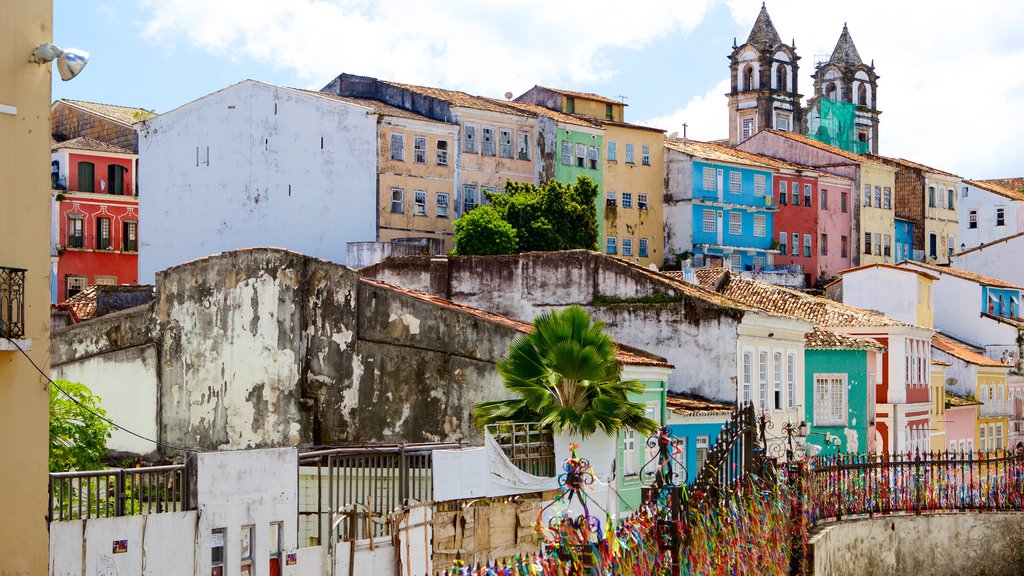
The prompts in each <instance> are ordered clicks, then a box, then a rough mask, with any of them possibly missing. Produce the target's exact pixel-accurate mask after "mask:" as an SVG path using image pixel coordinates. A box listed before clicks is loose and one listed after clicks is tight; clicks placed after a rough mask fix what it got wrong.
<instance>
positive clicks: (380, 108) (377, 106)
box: [293, 88, 448, 124]
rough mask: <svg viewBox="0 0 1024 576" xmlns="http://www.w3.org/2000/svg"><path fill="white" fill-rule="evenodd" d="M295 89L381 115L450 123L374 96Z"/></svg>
mask: <svg viewBox="0 0 1024 576" xmlns="http://www.w3.org/2000/svg"><path fill="white" fill-rule="evenodd" d="M293 90H298V91H300V92H305V93H307V94H311V95H313V96H322V97H324V98H329V99H331V100H337V101H339V102H347V103H349V104H355V105H357V106H365V107H367V108H370V109H371V110H373V111H374V112H376V113H377V114H380V115H381V116H393V117H395V118H408V119H410V120H420V121H423V122H436V123H438V124H448V122H443V121H441V120H436V119H434V118H430V117H428V116H424V115H422V114H417V113H416V112H411V111H409V110H405V109H403V108H398V107H397V106H392V105H390V104H385V103H384V102H381V101H380V100H374V99H372V98H355V97H353V96H338V95H337V94H331V93H329V92H317V91H315V90H304V89H302V88H293Z"/></svg>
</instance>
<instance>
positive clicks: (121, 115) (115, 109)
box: [58, 99, 156, 126]
mask: <svg viewBox="0 0 1024 576" xmlns="http://www.w3.org/2000/svg"><path fill="white" fill-rule="evenodd" d="M58 102H66V103H68V104H70V105H72V106H74V107H76V108H81V109H82V110H85V111H86V112H91V113H93V114H96V115H98V116H103V117H104V118H108V119H110V120H113V121H115V122H118V123H121V124H124V125H125V126H131V125H132V124H134V123H136V122H140V121H142V120H147V119H149V118H152V117H153V116H156V114H155V113H153V112H150V111H149V110H146V109H145V108H133V107H131V106H115V105H114V104H100V103H99V102H86V101H84V100H68V99H62V100H58Z"/></svg>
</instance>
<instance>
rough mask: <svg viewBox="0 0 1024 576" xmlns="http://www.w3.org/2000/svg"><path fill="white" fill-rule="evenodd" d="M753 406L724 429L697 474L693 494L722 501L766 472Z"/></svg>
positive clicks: (746, 407)
mask: <svg viewBox="0 0 1024 576" xmlns="http://www.w3.org/2000/svg"><path fill="white" fill-rule="evenodd" d="M758 430H759V429H758V419H757V413H756V412H755V411H754V406H753V404H749V403H748V404H746V405H744V406H743V407H741V408H739V409H737V410H735V411H734V412H733V413H732V415H731V416H730V417H729V420H728V421H727V422H726V423H725V425H724V426H722V431H721V433H720V434H719V435H718V438H717V439H716V440H715V445H714V446H713V447H712V448H711V450H710V451H709V452H708V456H707V459H706V460H705V461H704V466H703V467H702V468H701V469H700V470H698V471H697V476H696V480H695V481H694V485H693V488H692V490H691V492H693V493H694V494H698V495H707V496H713V497H722V496H724V495H725V494H727V493H729V492H730V491H732V490H733V489H734V487H735V486H737V485H738V484H740V483H741V482H742V481H743V480H745V479H746V478H747V475H749V474H758V475H760V474H761V473H763V471H764V467H765V461H764V458H763V455H764V446H763V445H762V443H760V442H759V438H758Z"/></svg>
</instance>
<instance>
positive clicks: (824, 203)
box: [818, 188, 828, 210]
mask: <svg viewBox="0 0 1024 576" xmlns="http://www.w3.org/2000/svg"><path fill="white" fill-rule="evenodd" d="M818 210H828V190H825V189H824V188H822V189H821V190H818Z"/></svg>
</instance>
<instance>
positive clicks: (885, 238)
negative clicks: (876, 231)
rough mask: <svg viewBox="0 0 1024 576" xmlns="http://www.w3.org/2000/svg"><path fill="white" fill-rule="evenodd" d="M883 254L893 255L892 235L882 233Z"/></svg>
mask: <svg viewBox="0 0 1024 576" xmlns="http://www.w3.org/2000/svg"><path fill="white" fill-rule="evenodd" d="M882 256H886V257H889V256H892V236H890V235H888V234H884V235H882Z"/></svg>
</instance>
